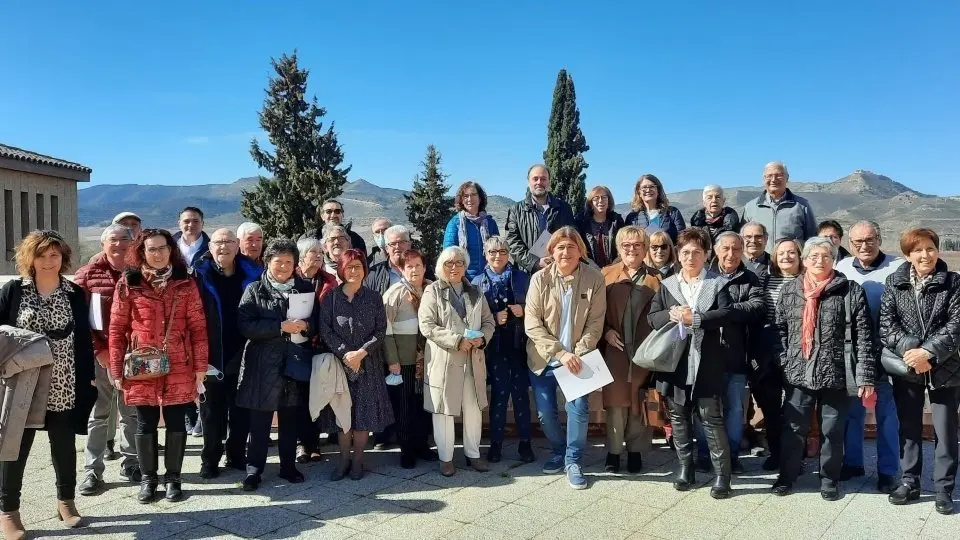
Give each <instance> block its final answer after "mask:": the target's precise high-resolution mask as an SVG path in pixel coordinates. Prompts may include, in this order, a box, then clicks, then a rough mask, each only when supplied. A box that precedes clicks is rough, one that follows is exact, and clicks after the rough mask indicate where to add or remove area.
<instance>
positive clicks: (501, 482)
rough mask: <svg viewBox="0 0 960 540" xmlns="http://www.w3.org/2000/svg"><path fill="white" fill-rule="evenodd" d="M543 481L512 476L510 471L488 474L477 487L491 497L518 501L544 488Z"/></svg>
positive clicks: (499, 499)
mask: <svg viewBox="0 0 960 540" xmlns="http://www.w3.org/2000/svg"><path fill="white" fill-rule="evenodd" d="M544 485H546V484H543V483H542V482H539V481H537V480H536V479H533V478H530V477H528V476H517V477H513V476H510V475H509V473H504V474H498V475H494V476H488V477H486V478H484V479H483V480H481V481H480V482H479V483H478V484H477V485H476V486H475V487H476V488H477V489H482V490H484V493H485V494H486V495H487V496H488V497H491V498H494V499H496V500H498V501H503V502H505V503H511V502H516V500H517V499H519V498H521V497H524V496H526V495H529V494H531V493H533V492H534V491H537V490H539V489H542V488H543V487H544Z"/></svg>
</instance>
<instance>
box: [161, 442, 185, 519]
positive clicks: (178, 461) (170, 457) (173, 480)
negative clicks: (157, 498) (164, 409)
mask: <svg viewBox="0 0 960 540" xmlns="http://www.w3.org/2000/svg"><path fill="white" fill-rule="evenodd" d="M166 445H167V447H166V449H165V450H164V453H163V465H164V467H165V468H166V470H167V471H166V475H165V476H164V482H165V483H166V484H167V495H166V499H167V500H168V501H170V502H177V501H182V500H183V491H182V489H181V486H180V483H181V480H180V469H181V468H182V467H183V455H184V454H185V453H186V451H187V434H186V433H171V432H169V431H168V432H167V440H166Z"/></svg>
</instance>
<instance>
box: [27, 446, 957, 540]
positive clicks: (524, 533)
mask: <svg viewBox="0 0 960 540" xmlns="http://www.w3.org/2000/svg"><path fill="white" fill-rule="evenodd" d="M275 436H276V435H274V437H275ZM161 437H162V434H161ZM161 440H162V439H161ZM83 441H84V438H78V440H77V444H78V463H82V460H83V454H82V451H81V447H82V444H83ZM545 442H546V441H544V440H543V439H540V440H538V441H536V443H535V444H537V445H538V446H539V448H538V457H539V458H541V461H542V459H543V458H545V457H546V456H547V451H546V450H545ZM591 442H592V443H594V444H593V445H592V447H591V450H590V452H589V453H588V455H587V458H586V460H585V465H586V466H585V472H586V473H587V475H588V477H589V479H590V482H591V485H590V488H589V489H587V490H584V491H574V490H572V489H570V488H569V487H568V486H567V482H566V479H565V477H564V476H563V475H553V476H544V475H542V474H540V463H534V464H529V465H526V464H521V463H519V462H517V461H513V460H505V461H503V462H501V463H499V464H494V465H493V470H492V471H491V472H487V473H477V472H474V471H473V470H468V469H465V468H464V465H463V456H462V454H461V453H460V450H459V449H458V450H457V457H456V461H457V463H458V470H457V474H456V475H454V476H453V477H451V478H445V477H443V476H441V475H440V473H439V472H438V467H437V466H436V464H421V465H419V466H418V467H417V468H416V469H411V470H405V469H402V468H400V466H399V464H398V461H399V460H398V455H397V453H396V451H392V452H390V451H388V452H370V453H369V454H368V467H369V468H370V469H371V471H370V472H369V473H368V474H367V475H366V477H364V478H363V479H362V480H359V481H353V480H350V479H349V478H346V479H344V480H341V481H340V482H331V481H330V480H329V473H330V470H331V468H332V467H333V462H332V461H331V460H330V458H335V454H334V453H333V451H334V447H333V446H330V445H327V446H325V447H324V450H325V451H326V453H325V457H327V459H326V460H325V461H323V462H318V463H313V464H309V465H300V469H301V471H303V472H304V474H305V475H306V476H307V481H306V482H305V483H303V484H289V483H287V482H286V481H283V480H279V479H278V478H276V473H277V472H278V466H277V458H276V455H275V454H274V455H272V456H271V458H270V462H269V464H268V466H267V473H266V475H265V476H264V482H263V484H262V486H261V488H260V489H259V490H258V491H256V492H253V493H246V492H244V491H242V490H241V489H240V482H241V480H242V479H243V475H242V473H241V472H239V471H233V470H231V471H225V472H224V474H222V475H221V477H220V478H218V479H215V480H209V481H205V480H202V479H201V478H200V477H199V476H198V475H197V471H199V469H200V458H199V452H200V439H195V438H191V439H190V441H189V447H188V449H187V458H186V460H185V463H184V471H187V474H185V475H184V480H185V483H184V490H185V491H186V492H187V495H188V496H187V498H186V500H184V501H182V502H179V503H175V504H169V503H167V502H166V501H161V502H157V503H154V504H153V505H141V504H139V503H137V501H136V499H135V495H136V488H135V487H134V486H132V485H131V484H126V483H122V482H121V479H120V477H119V475H118V470H119V465H118V462H107V473H106V481H107V482H108V487H107V490H106V491H105V492H104V493H103V494H101V495H99V496H94V497H83V496H80V495H78V496H77V506H78V507H79V509H80V512H81V514H83V516H84V517H85V518H86V520H87V521H88V525H87V526H86V527H85V528H83V529H77V530H67V529H64V528H62V527H61V525H60V522H59V521H58V520H57V519H56V518H55V517H54V515H55V498H56V496H55V487H54V480H53V468H52V466H51V464H50V455H49V446H48V445H47V440H46V436H45V435H43V434H41V435H39V436H38V437H37V441H36V443H35V444H34V450H33V453H32V455H31V456H30V460H29V463H28V465H27V475H26V479H25V485H24V490H23V505H22V509H21V512H22V515H23V519H24V522H25V523H26V525H27V529H28V531H29V532H30V535H31V538H48V537H49V538H53V537H64V536H74V537H80V536H82V537H84V538H87V537H89V538H104V539H106V538H136V539H155V538H184V539H200V538H240V537H243V538H265V539H280V538H330V539H342V538H351V539H364V538H371V539H372V538H400V539H403V540H414V539H417V540H419V539H432V538H462V539H469V540H482V539H486V538H509V539H519V538H551V539H552V538H571V539H577V540H586V539H590V540H593V539H598V540H599V539H608V538H609V539H627V538H629V539H637V540H639V539H647V538H661V539H673V538H676V539H689V538H696V539H698V540H700V539H708V538H744V539H751V538H756V539H762V540H767V539H772V538H776V539H789V538H797V539H803V540H810V539H814V538H837V539H844V540H846V539H856V538H864V539H866V538H870V539H874V540H875V539H884V538H891V539H898V540H905V539H910V538H931V539H932V538H942V539H950V540H957V539H960V515H955V516H941V515H939V514H937V513H936V512H934V510H933V494H932V492H930V490H931V489H932V485H931V482H930V481H929V480H927V481H926V482H925V484H924V489H925V492H924V494H923V498H922V501H921V503H920V504H914V505H911V506H904V507H893V506H891V505H890V504H888V503H887V501H886V496H885V495H881V494H878V493H876V491H875V485H876V475H875V474H873V472H872V470H870V469H871V468H872V464H870V463H869V462H870V461H871V460H872V458H871V457H868V475H867V476H866V477H864V478H861V479H857V480H856V481H853V482H845V483H844V484H843V485H842V495H843V497H842V499H841V500H839V501H837V502H833V503H828V502H825V501H823V500H822V499H821V498H820V494H819V492H818V488H819V483H818V481H817V480H816V477H815V475H813V474H805V475H804V478H803V480H802V481H801V482H800V483H799V484H798V493H796V494H794V495H792V496H789V497H784V498H780V497H775V496H772V495H770V493H769V487H770V484H771V483H772V480H773V476H772V475H770V474H765V473H764V471H762V470H761V469H760V464H761V462H762V458H759V457H745V458H742V459H743V463H744V467H745V468H746V469H747V470H746V473H745V474H744V475H742V476H740V477H739V478H734V497H733V498H731V499H728V500H725V501H715V500H713V499H711V498H710V496H709V493H708V492H709V488H708V487H704V486H703V485H701V487H700V488H699V489H696V490H694V491H690V492H687V493H680V492H677V491H675V490H674V489H673V487H672V486H671V479H672V470H673V467H674V465H675V464H676V458H675V455H674V453H673V452H672V451H671V450H670V449H668V448H663V447H661V448H658V449H656V450H655V451H653V452H651V453H650V454H649V455H646V456H644V473H643V474H640V475H636V476H633V475H626V474H621V475H615V474H605V473H603V472H602V471H603V459H604V456H605V453H604V449H603V446H602V442H601V441H600V440H599V439H596V440H594V439H591ZM926 446H927V448H926V449H927V452H926V462H927V464H930V463H931V458H932V456H931V454H932V452H931V450H932V445H931V444H928V445H926ZM272 450H274V452H275V448H273V449H272ZM867 452H868V453H872V452H874V449H873V445H872V442H871V444H868V446H867ZM504 455H505V456H508V457H514V456H516V446H515V445H514V444H511V445H507V446H506V447H505V448H504ZM162 459H163V458H162V457H161V473H162ZM806 469H807V470H813V462H812V461H809V460H808V461H807V466H806ZM926 476H929V470H928V471H927V473H926ZM698 478H699V479H700V480H701V481H702V484H706V482H707V481H708V480H709V479H710V478H709V477H708V476H707V475H699V477H698ZM161 495H162V492H161Z"/></svg>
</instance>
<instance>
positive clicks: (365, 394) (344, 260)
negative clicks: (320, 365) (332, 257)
mask: <svg viewBox="0 0 960 540" xmlns="http://www.w3.org/2000/svg"><path fill="white" fill-rule="evenodd" d="M368 272H369V270H368V268H367V257H366V255H364V253H363V252H362V251H360V250H359V249H348V250H346V251H345V252H344V253H343V255H342V256H341V257H340V260H339V261H338V264H337V273H338V274H339V277H340V279H341V281H342V282H343V284H342V285H340V286H339V287H337V288H336V289H334V290H332V291H330V293H329V294H327V295H326V296H325V297H324V298H323V302H322V303H321V304H320V338H321V339H322V340H323V343H324V344H325V345H326V347H327V348H328V349H329V350H330V352H331V353H333V354H334V355H335V356H336V357H337V358H339V359H340V361H342V362H343V367H344V371H345V372H346V374H347V385H348V386H349V387H350V397H351V399H352V400H353V408H352V419H351V420H352V422H351V423H352V427H351V430H350V431H346V432H341V433H340V434H339V435H338V436H337V443H338V444H339V445H340V463H339V464H338V465H337V467H336V468H334V469H333V473H332V475H331V480H333V481H338V480H342V479H343V477H344V475H346V474H347V472H348V471H350V478H351V479H353V480H359V479H360V478H363V447H364V446H366V444H367V436H368V435H369V432H371V431H372V432H375V433H379V432H381V431H383V429H384V428H386V427H387V426H389V425H390V424H393V419H394V418H393V408H392V407H391V406H390V396H389V395H387V384H386V383H385V382H384V379H383V366H384V364H385V362H386V361H385V359H384V353H383V346H384V338H385V336H386V333H387V319H386V315H385V312H384V309H383V299H382V298H381V297H380V295H379V294H377V292H376V291H374V290H373V289H370V288H367V287H365V286H364V285H363V280H364V278H365V277H366V276H367V273H368ZM351 445H352V447H353V459H352V460H351V459H350V448H351Z"/></svg>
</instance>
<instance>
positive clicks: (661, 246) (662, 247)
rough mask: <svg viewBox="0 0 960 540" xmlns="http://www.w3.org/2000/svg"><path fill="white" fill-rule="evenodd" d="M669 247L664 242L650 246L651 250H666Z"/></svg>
mask: <svg viewBox="0 0 960 540" xmlns="http://www.w3.org/2000/svg"><path fill="white" fill-rule="evenodd" d="M667 249H669V246H667V245H666V244H653V245H651V246H650V250H651V251H666V250H667Z"/></svg>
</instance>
